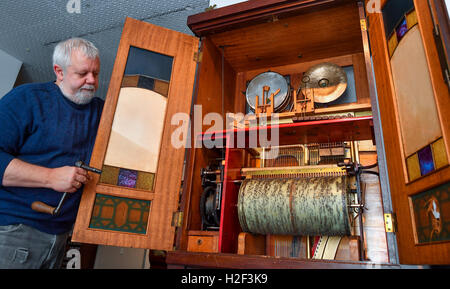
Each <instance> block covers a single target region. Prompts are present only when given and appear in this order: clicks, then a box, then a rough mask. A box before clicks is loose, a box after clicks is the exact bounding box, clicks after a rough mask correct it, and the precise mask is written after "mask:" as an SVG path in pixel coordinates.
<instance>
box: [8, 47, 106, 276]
mask: <svg viewBox="0 0 450 289" xmlns="http://www.w3.org/2000/svg"><path fill="white" fill-rule="evenodd" d="M53 69H54V72H55V74H56V81H55V82H48V83H37V84H26V85H22V86H19V87H17V88H15V89H13V90H12V91H10V92H9V93H8V94H6V95H5V96H4V97H3V98H2V99H1V100H0V126H1V132H2V135H1V137H0V268H58V267H59V266H60V264H61V261H62V259H63V257H64V249H65V245H66V242H67V237H68V235H69V233H70V231H71V229H72V226H73V224H74V221H75V218H76V214H77V209H78V205H79V202H80V198H81V192H82V185H83V184H85V183H86V182H87V181H88V180H89V179H90V177H89V175H88V174H87V172H86V171H85V170H83V169H81V168H78V167H75V166H74V164H75V162H76V161H78V160H82V161H84V162H87V163H88V162H89V160H90V157H91V152H92V148H93V145H94V141H95V136H96V133H97V127H98V124H99V121H100V115H101V111H102V109H103V100H101V99H100V98H95V97H94V93H95V91H96V90H97V88H98V74H99V71H100V60H99V53H98V50H97V48H96V47H95V46H94V45H93V44H92V43H91V42H89V41H86V40H84V39H80V38H72V39H69V40H66V41H63V42H61V43H59V44H58V45H57V46H56V47H55V50H54V54H53ZM64 192H67V193H70V194H68V197H67V199H66V200H65V202H64V203H63V205H62V206H61V208H60V212H59V214H58V215H55V216H53V215H50V214H45V213H41V212H36V211H34V210H32V209H31V204H32V203H33V202H35V201H41V202H44V203H46V204H48V205H50V206H56V205H57V204H58V202H59V200H60V199H61V196H62V194H63V193H64Z"/></svg>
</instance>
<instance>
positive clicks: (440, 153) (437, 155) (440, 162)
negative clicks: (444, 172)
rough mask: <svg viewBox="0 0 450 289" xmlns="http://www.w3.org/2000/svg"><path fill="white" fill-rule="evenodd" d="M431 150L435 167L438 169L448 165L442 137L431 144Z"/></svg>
mask: <svg viewBox="0 0 450 289" xmlns="http://www.w3.org/2000/svg"><path fill="white" fill-rule="evenodd" d="M431 148H432V150H433V157H434V158H433V159H434V166H435V167H436V169H440V168H442V167H444V166H446V165H448V158H447V152H446V151H445V143H444V139H443V138H440V139H438V140H437V141H435V142H434V143H432V144H431Z"/></svg>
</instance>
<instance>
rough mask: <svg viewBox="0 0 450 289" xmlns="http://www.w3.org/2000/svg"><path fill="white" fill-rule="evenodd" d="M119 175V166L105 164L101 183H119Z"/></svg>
mask: <svg viewBox="0 0 450 289" xmlns="http://www.w3.org/2000/svg"><path fill="white" fill-rule="evenodd" d="M118 177H119V168H116V167H111V166H103V168H102V174H101V175H100V180H99V183H101V184H109V185H117V179H118Z"/></svg>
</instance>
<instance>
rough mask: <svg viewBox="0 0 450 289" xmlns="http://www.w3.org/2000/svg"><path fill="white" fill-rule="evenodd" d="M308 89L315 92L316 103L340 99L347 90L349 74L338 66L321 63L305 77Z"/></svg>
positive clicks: (307, 72) (305, 74) (309, 70)
mask: <svg viewBox="0 0 450 289" xmlns="http://www.w3.org/2000/svg"><path fill="white" fill-rule="evenodd" d="M303 81H304V82H305V83H306V87H307V88H308V89H313V90H314V102H318V103H328V102H331V101H333V100H336V99H338V98H339V97H340V96H341V95H342V94H343V93H344V92H345V90H346V89H347V74H346V73H345V71H344V70H343V69H342V68H341V67H340V66H338V65H336V64H333V63H327V62H324V63H321V64H318V65H315V66H313V67H311V68H310V69H308V71H306V72H305V73H304V75H303Z"/></svg>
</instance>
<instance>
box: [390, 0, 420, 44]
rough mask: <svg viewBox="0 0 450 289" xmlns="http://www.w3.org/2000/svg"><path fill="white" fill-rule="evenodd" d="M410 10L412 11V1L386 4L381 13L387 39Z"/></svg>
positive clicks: (392, 0)
mask: <svg viewBox="0 0 450 289" xmlns="http://www.w3.org/2000/svg"><path fill="white" fill-rule="evenodd" d="M411 10H414V1H413V0H401V1H399V0H390V1H387V2H386V4H385V5H384V7H383V9H382V13H383V22H384V28H385V31H386V36H387V37H388V36H389V35H391V33H393V32H394V31H395V29H396V28H397V26H398V24H399V23H400V21H401V19H402V18H403V16H405V14H408V12H409V11H411Z"/></svg>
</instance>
